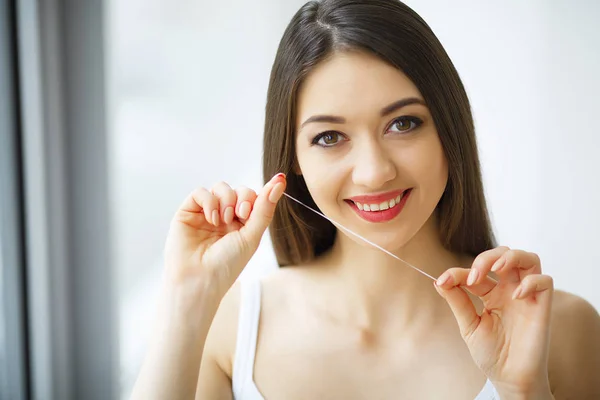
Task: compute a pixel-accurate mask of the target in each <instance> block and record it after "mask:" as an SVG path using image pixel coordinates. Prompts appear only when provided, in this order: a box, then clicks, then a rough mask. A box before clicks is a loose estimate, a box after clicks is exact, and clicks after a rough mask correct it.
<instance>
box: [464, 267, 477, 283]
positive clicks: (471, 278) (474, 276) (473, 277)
mask: <svg viewBox="0 0 600 400" xmlns="http://www.w3.org/2000/svg"><path fill="white" fill-rule="evenodd" d="M478 277H479V271H478V270H476V269H472V270H471V272H469V277H468V278H467V286H471V285H472V284H474V283H475V282H476V281H477V278H478Z"/></svg>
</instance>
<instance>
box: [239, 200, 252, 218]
mask: <svg viewBox="0 0 600 400" xmlns="http://www.w3.org/2000/svg"><path fill="white" fill-rule="evenodd" d="M238 215H239V216H240V218H242V219H248V217H249V216H250V202H249V201H244V202H243V203H242V204H240V209H239V210H238Z"/></svg>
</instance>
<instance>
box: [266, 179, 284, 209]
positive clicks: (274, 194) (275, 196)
mask: <svg viewBox="0 0 600 400" xmlns="http://www.w3.org/2000/svg"><path fill="white" fill-rule="evenodd" d="M283 188H284V185H283V183H281V182H279V183H278V184H276V185H275V187H273V189H271V193H270V194H269V201H270V202H271V203H273V204H276V203H277V201H278V200H279V198H280V197H281V195H282V194H283Z"/></svg>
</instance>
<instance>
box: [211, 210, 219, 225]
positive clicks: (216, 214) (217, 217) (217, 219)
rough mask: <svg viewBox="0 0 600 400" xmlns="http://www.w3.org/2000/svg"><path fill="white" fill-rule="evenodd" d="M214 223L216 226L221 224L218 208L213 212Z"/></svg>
mask: <svg viewBox="0 0 600 400" xmlns="http://www.w3.org/2000/svg"><path fill="white" fill-rule="evenodd" d="M212 223H213V225H214V226H219V212H218V211H217V210H213V212H212Z"/></svg>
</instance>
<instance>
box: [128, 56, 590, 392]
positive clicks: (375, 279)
mask: <svg viewBox="0 0 600 400" xmlns="http://www.w3.org/2000/svg"><path fill="white" fill-rule="evenodd" d="M404 98H417V99H422V96H421V94H420V93H419V91H418V90H417V89H416V87H415V86H414V85H413V84H412V82H411V81H410V80H409V79H408V78H407V77H406V76H404V75H403V74H402V73H401V72H400V71H398V70H397V69H395V68H393V67H391V66H389V65H387V64H386V63H384V62H382V61H380V60H379V59H377V58H375V57H373V56H370V55H367V54H363V53H357V52H349V53H338V54H336V55H334V56H333V57H331V58H330V59H328V60H327V61H325V62H323V63H321V64H320V65H318V66H317V67H316V68H315V69H314V70H313V71H312V72H311V74H310V75H309V76H308V78H307V79H306V81H305V82H304V84H303V85H302V87H301V90H300V93H299V97H298V113H297V114H298V120H297V121H296V123H297V132H298V134H297V137H296V144H297V159H298V170H297V171H296V172H297V173H301V174H302V175H303V176H304V179H305V181H306V183H307V185H308V188H309V190H310V192H311V194H312V196H313V198H314V200H315V202H316V203H317V205H318V206H319V208H320V209H321V210H322V211H323V212H324V214H326V215H327V216H329V217H331V218H333V219H334V220H336V221H338V222H340V223H342V224H343V225H344V226H346V227H348V228H350V229H352V230H353V231H355V232H357V233H359V234H361V235H362V236H365V237H366V238H368V239H369V240H371V241H374V242H376V243H378V244H379V245H381V246H383V247H385V248H386V249H388V250H390V251H392V252H393V253H394V254H397V255H398V256H399V257H401V258H402V259H404V260H406V261H408V262H410V263H411V264H413V265H416V266H418V267H419V268H422V269H424V270H425V271H427V272H428V273H429V274H431V275H433V276H439V279H438V281H437V283H436V284H435V285H434V284H433V283H432V282H431V280H429V279H428V278H426V277H424V276H423V275H421V274H419V273H418V272H416V271H414V270H412V269H410V268H408V267H406V266H404V265H402V264H401V263H399V262H398V261H396V260H394V259H393V258H391V257H389V256H388V255H386V254H384V253H382V252H381V251H379V250H376V249H373V248H371V247H369V246H368V245H366V244H364V243H362V242H360V241H359V240H357V239H355V238H354V237H352V236H348V235H346V234H345V233H343V232H338V235H337V238H336V241H335V243H334V246H333V248H332V249H331V250H330V251H329V252H327V253H326V254H324V255H323V256H321V257H319V258H317V259H315V260H314V261H312V262H310V263H308V264H306V265H296V266H290V267H286V268H282V269H279V270H278V271H277V272H275V273H273V274H271V275H269V276H268V277H266V278H264V279H263V280H262V282H261V285H262V291H263V292H262V299H261V303H262V309H261V317H260V323H259V337H258V343H257V351H256V360H255V366H254V381H255V383H256V385H257V387H258V389H259V391H260V392H261V393H262V394H263V396H264V397H265V398H267V399H277V398H285V399H306V398H331V397H332V396H334V397H335V398H344V399H360V398H373V399H379V398H381V399H383V398H444V399H465V398H474V397H475V396H476V395H477V393H478V392H479V391H480V390H481V388H482V386H483V385H484V383H485V381H486V379H488V378H489V379H490V380H491V381H492V382H493V384H494V386H495V387H496V389H497V390H498V391H499V393H500V395H501V397H502V399H552V398H556V399H567V398H595V397H599V396H600V383H598V381H597V380H595V379H594V378H596V377H595V376H594V371H598V370H600V317H599V316H598V313H597V311H596V310H595V309H594V308H593V307H592V306H591V305H590V304H589V303H587V302H586V301H584V300H583V299H581V298H579V297H577V296H574V295H572V294H568V293H565V292H560V291H555V290H554V289H553V282H552V278H551V277H549V276H547V275H544V274H542V269H541V262H540V260H539V257H538V256H537V255H536V254H534V253H530V252H526V251H522V250H514V249H509V248H507V247H498V248H496V249H492V250H490V251H487V252H484V253H482V254H480V255H478V256H477V257H476V258H472V257H469V256H467V255H464V254H456V253H453V252H450V251H448V250H447V249H445V248H444V247H443V246H442V244H441V243H440V241H439V239H438V235H437V229H436V223H437V216H436V212H435V206H436V204H437V202H438V201H439V199H440V196H441V194H442V193H443V190H444V188H445V185H446V183H447V177H448V166H447V163H446V160H445V158H444V153H443V149H442V147H441V143H440V141H439V137H438V135H437V131H436V129H435V126H434V124H433V122H432V118H431V114H430V113H429V110H428V109H427V107H426V106H425V105H420V104H411V105H408V106H405V107H402V108H400V109H397V110H394V111H393V112H391V113H389V114H387V115H385V116H382V115H381V112H380V111H381V109H382V108H384V107H386V106H388V105H389V104H391V103H394V102H396V101H397V100H400V99H404ZM314 115H334V116H338V117H343V118H344V121H343V122H341V121H337V122H336V123H334V122H332V121H329V122H324V121H321V122H311V123H304V122H305V121H306V120H307V119H309V118H310V117H312V116H314ZM407 117H411V118H412V117H416V118H418V120H414V119H413V120H412V121H413V122H411V119H410V118H407ZM398 118H401V119H400V120H399V119H398ZM414 121H422V123H416V124H415V123H414ZM331 131H335V132H337V133H334V134H330V135H329V136H327V137H325V138H323V137H320V138H319V139H322V140H321V141H320V142H319V141H318V140H317V143H320V144H327V145H329V144H332V146H331V147H322V146H319V145H315V144H313V140H314V138H315V137H316V136H317V135H319V134H321V133H323V132H331ZM284 187H285V178H284V177H281V176H279V177H275V178H274V179H273V180H272V181H271V182H269V183H268V184H267V185H266V186H265V187H264V188H263V189H262V191H261V192H260V193H259V194H258V195H257V194H256V193H254V192H253V191H252V190H250V189H247V188H237V189H235V190H234V189H232V188H230V187H229V186H228V185H227V184H225V183H220V184H218V185H216V186H215V187H214V188H212V189H211V191H208V190H206V189H198V190H197V191H195V192H194V193H193V194H192V195H190V197H188V199H187V200H186V202H184V204H183V205H182V208H181V209H180V210H179V211H178V212H177V214H176V217H175V218H174V220H173V223H172V226H171V231H170V233H169V236H168V239H167V250H166V252H165V253H166V271H167V277H168V279H166V282H165V290H164V291H163V293H164V295H163V300H162V303H161V304H163V307H162V310H163V311H162V313H161V314H160V316H159V318H158V320H157V327H158V328H157V330H156V332H157V334H156V337H157V338H158V339H157V340H156V341H155V342H154V343H153V345H152V346H151V349H150V352H149V355H148V359H147V360H146V362H145V363H144V366H143V369H142V372H141V373H140V377H139V379H138V382H137V384H136V387H135V390H134V395H133V398H145V399H147V398H170V399H174V398H175V399H176V398H189V397H191V396H193V395H194V392H195V395H196V398H197V399H231V398H232V392H231V376H232V371H233V361H234V356H235V343H236V336H237V323H238V313H239V295H240V294H239V287H238V285H237V284H236V285H234V286H233V287H232V288H231V289H230V287H231V285H232V284H233V282H234V281H235V279H236V278H237V276H238V275H239V273H240V272H241V270H242V269H243V267H244V266H245V265H246V263H247V262H248V260H249V259H250V257H251V256H252V254H253V253H254V251H255V250H256V247H257V246H258V243H259V241H260V237H261V236H262V234H263V233H264V230H265V229H266V227H267V226H268V223H269V222H270V219H271V217H272V215H273V210H274V207H275V204H276V202H277V201H278V199H279V198H280V197H281V192H282V191H283V189H284ZM404 188H412V189H413V190H412V193H411V195H410V197H409V200H408V202H407V203H406V205H405V208H404V209H403V210H402V212H401V213H400V214H399V215H398V216H397V217H396V218H395V219H393V220H391V221H388V222H385V223H371V222H367V221H365V220H363V219H361V218H360V217H359V216H358V215H357V214H356V213H355V212H354V211H353V210H352V209H351V208H350V207H349V205H348V204H347V202H346V201H344V200H345V199H347V198H348V197H351V196H355V195H361V194H374V193H381V192H387V191H390V190H395V189H404ZM269 197H270V198H271V200H269ZM229 207H231V208H229ZM498 267H499V268H498ZM475 271H476V273H475ZM470 273H471V274H473V275H472V278H471V279H469V277H470V276H471V275H470ZM225 293H227V294H226V295H225ZM223 296H225V297H224V298H223ZM219 304H220V305H219ZM217 309H218V311H217ZM192 310H193V311H192ZM198 310H202V312H200V313H199V312H198ZM189 315H194V318H189ZM213 318H214V319H213ZM209 327H210V331H209ZM167 337H168V338H167ZM200 360H202V361H201V365H200ZM198 371H199V372H198ZM198 373H199V375H198ZM432 383H434V384H432Z"/></svg>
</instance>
